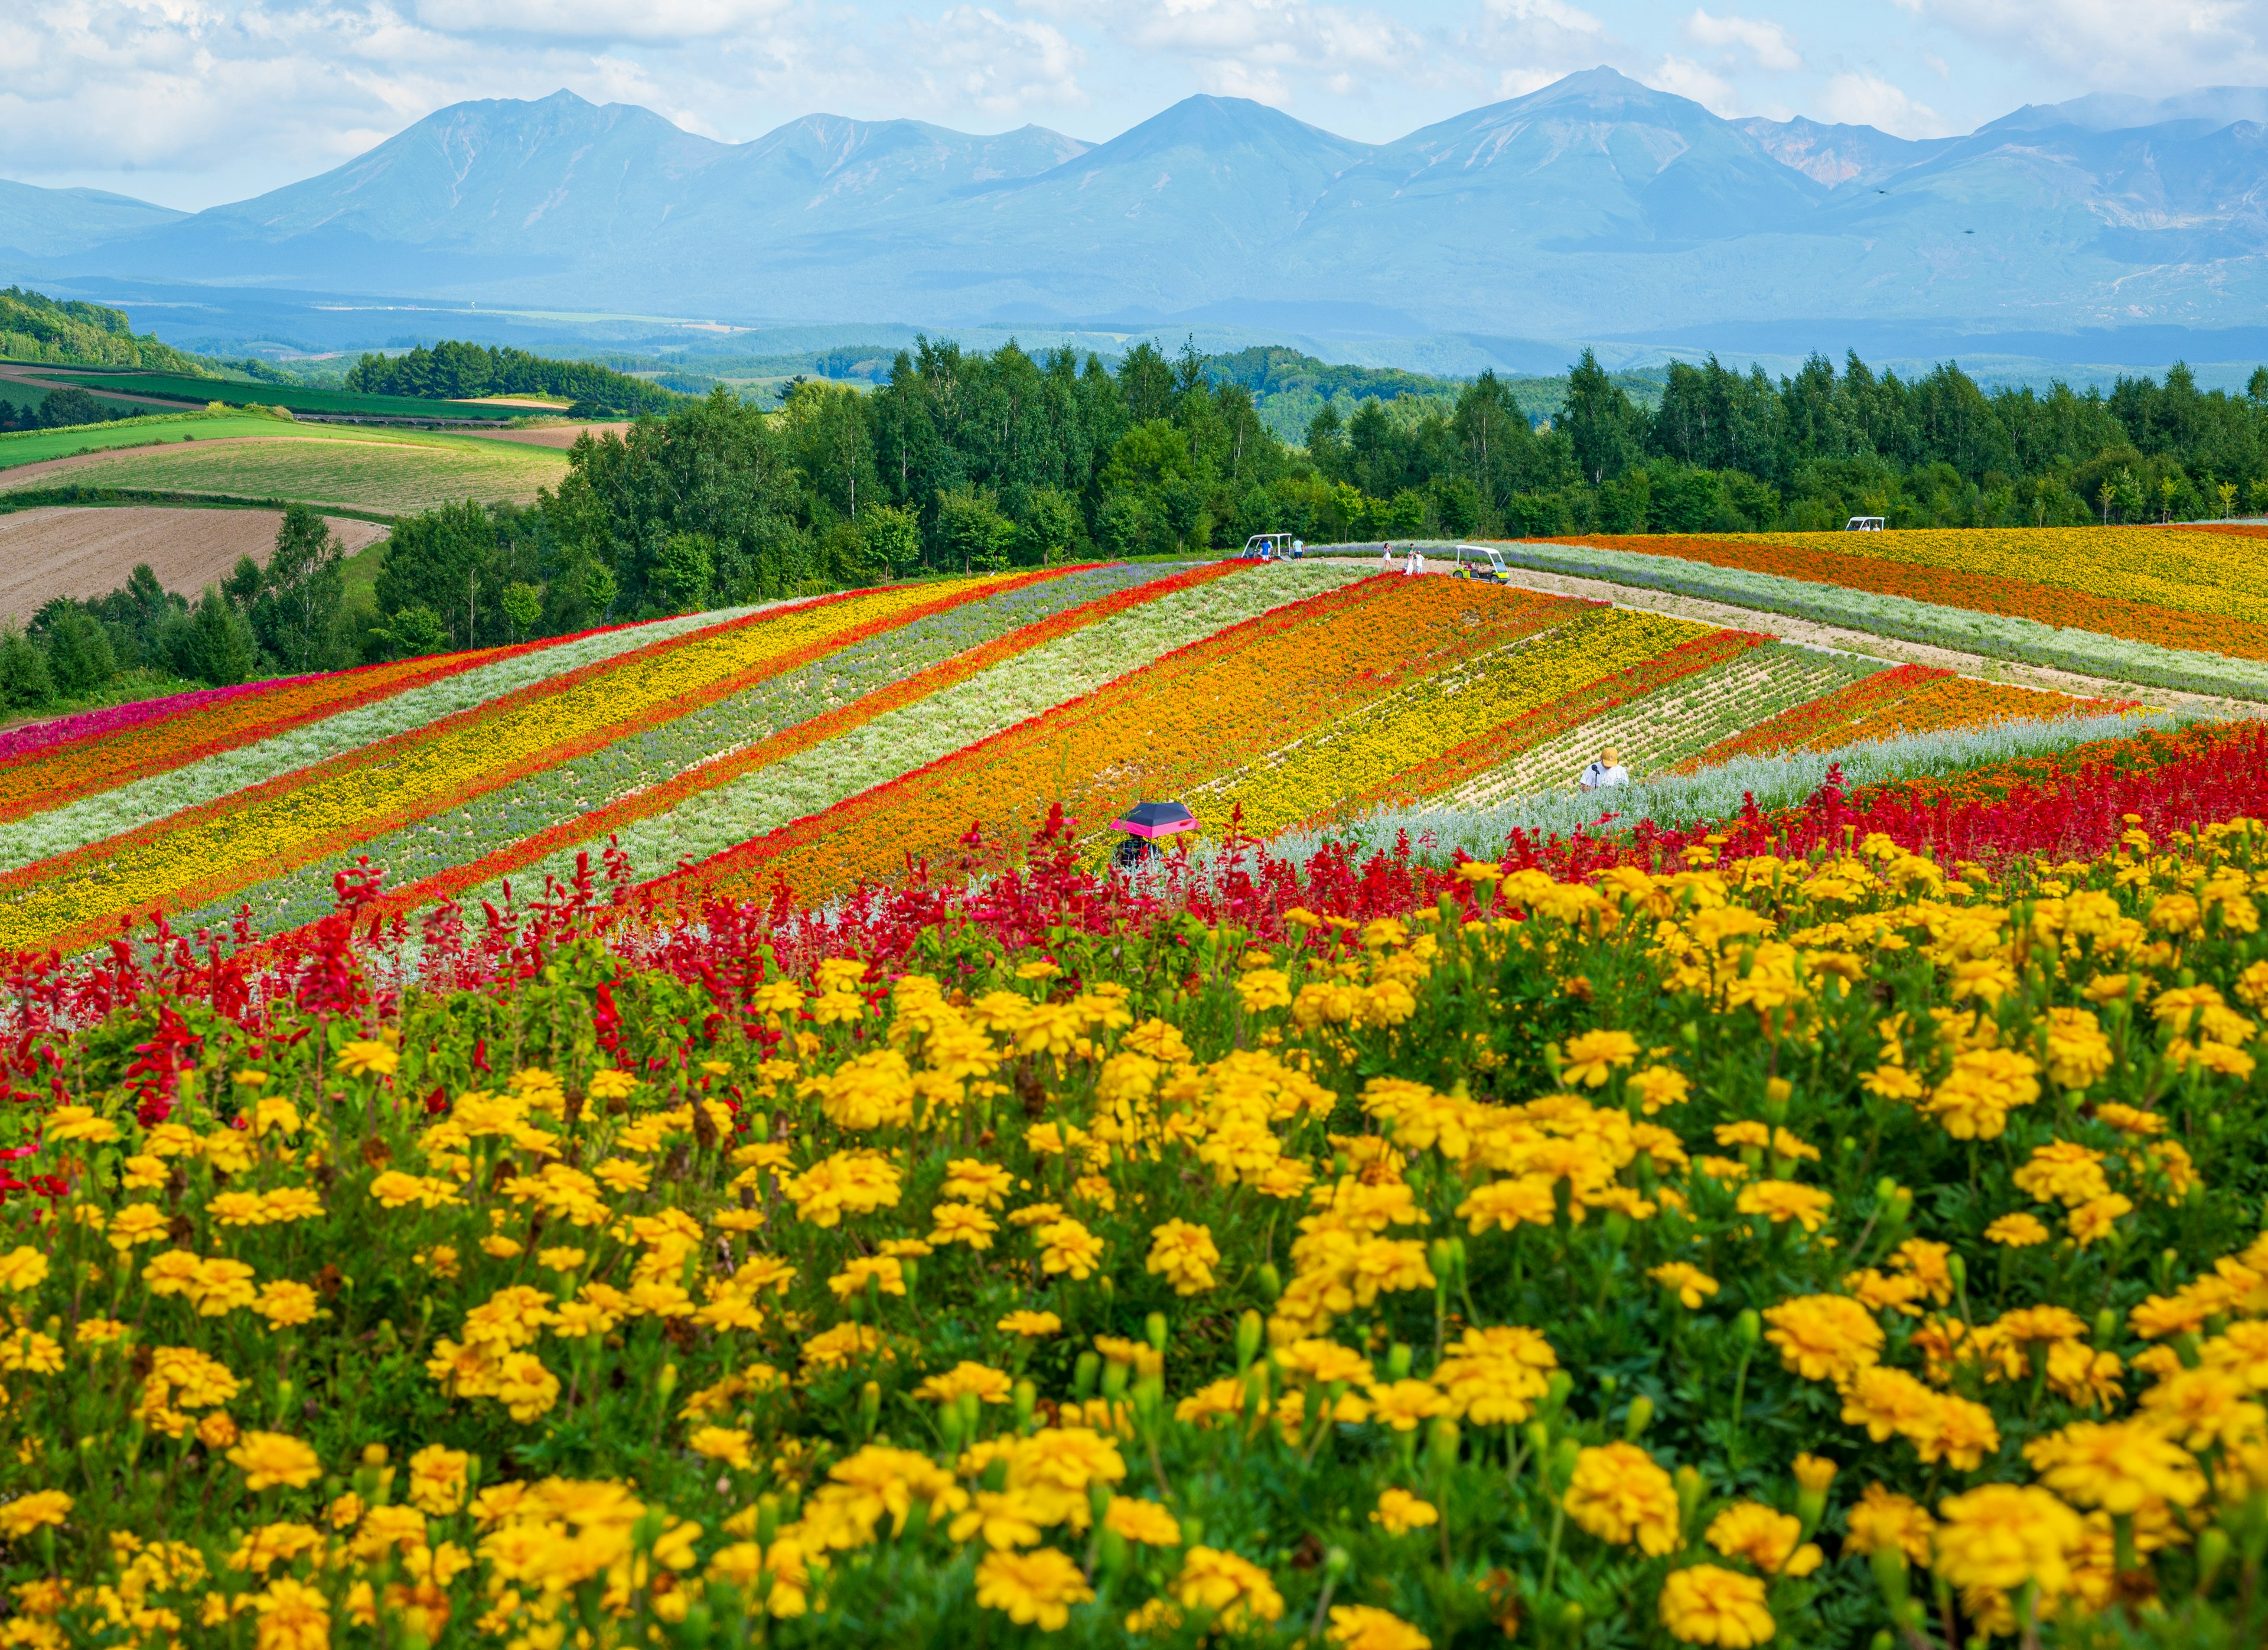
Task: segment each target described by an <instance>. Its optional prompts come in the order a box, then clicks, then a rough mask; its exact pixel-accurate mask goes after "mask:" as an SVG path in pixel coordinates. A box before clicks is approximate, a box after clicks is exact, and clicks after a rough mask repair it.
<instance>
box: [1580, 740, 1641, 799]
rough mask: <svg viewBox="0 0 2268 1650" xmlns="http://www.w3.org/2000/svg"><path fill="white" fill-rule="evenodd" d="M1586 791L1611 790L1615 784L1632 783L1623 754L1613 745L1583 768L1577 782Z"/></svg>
mask: <svg viewBox="0 0 2268 1650" xmlns="http://www.w3.org/2000/svg"><path fill="white" fill-rule="evenodd" d="M1575 783H1576V784H1579V785H1580V786H1582V788H1583V789H1584V790H1586V791H1611V790H1612V789H1614V787H1615V786H1616V785H1620V784H1629V783H1630V770H1629V769H1627V768H1625V767H1624V766H1623V754H1622V752H1620V751H1618V750H1616V748H1614V747H1613V746H1612V745H1609V746H1608V747H1607V748H1605V749H1604V750H1602V751H1601V752H1600V753H1599V759H1598V760H1597V761H1596V762H1593V763H1592V764H1591V765H1590V766H1589V767H1587V768H1586V769H1584V770H1583V777H1581V778H1580V779H1578V780H1577V781H1576V782H1575Z"/></svg>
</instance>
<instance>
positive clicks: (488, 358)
mask: <svg viewBox="0 0 2268 1650" xmlns="http://www.w3.org/2000/svg"><path fill="white" fill-rule="evenodd" d="M346 387H347V388H349V389H350V390H355V391H357V392H359V393H360V394H365V395H414V396H416V397H418V398H420V399H422V400H427V401H460V400H476V399H478V398H479V397H481V396H483V395H561V396H564V397H566V398H567V399H568V400H569V401H573V402H575V403H576V405H577V406H578V409H582V408H587V409H591V410H592V411H593V412H596V411H601V410H612V411H616V412H622V413H627V414H631V415H637V414H641V413H660V412H667V411H668V410H669V409H671V408H673V407H675V406H678V405H680V404H681V403H682V401H683V400H684V397H683V396H681V395H679V394H676V393H675V392H674V391H671V390H667V389H664V388H662V387H660V386H659V385H657V384H652V383H649V382H647V381H646V380H645V379H641V378H633V377H632V376H630V374H629V373H627V372H615V371H614V370H613V369H612V368H610V367H603V366H599V365H594V364H593V363H591V362H589V361H554V360H552V359H550V358H549V357H545V356H540V355H530V354H528V353H527V350H509V349H500V348H497V346H495V345H493V344H490V345H482V344H477V343H454V342H443V343H437V344H434V345H433V346H431V348H430V349H429V348H427V347H425V346H424V345H422V344H421V345H419V346H418V347H417V348H416V349H414V350H410V351H409V353H408V354H406V355H397V356H384V355H375V354H372V355H365V356H364V357H362V358H361V359H360V360H359V361H357V362H356V363H355V364H354V365H353V366H352V367H351V368H350V369H349V370H348V372H347V375H346Z"/></svg>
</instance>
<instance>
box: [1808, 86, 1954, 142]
mask: <svg viewBox="0 0 2268 1650" xmlns="http://www.w3.org/2000/svg"><path fill="white" fill-rule="evenodd" d="M1818 118H1819V119H1821V120H1823V121H1828V122H1849V123H1851V124H1852V125H1857V126H1876V127H1880V128H1881V129H1882V130H1884V131H1886V132H1889V133H1891V134H1893V135H1895V136H1899V137H1942V136H1946V135H1947V133H1948V130H1949V128H1948V126H1947V125H1946V123H1945V120H1944V118H1943V117H1942V116H1941V115H1940V114H1938V112H1937V111H1936V110H1935V109H1933V108H1931V107H1929V106H1928V105H1927V104H1926V103H1917V102H1916V101H1915V100H1914V99H1912V98H1911V97H1909V96H1907V95H1906V93H1905V92H1903V91H1901V90H1899V88H1897V87H1896V86H1894V85H1891V84H1890V83H1889V81H1887V80H1885V79H1883V78H1882V77H1881V76H1880V75H1877V74H1874V73H1872V72H1854V73H1845V74H1839V75H1836V76H1833V77H1830V79H1829V80H1828V82H1827V92H1826V96H1825V98H1824V99H1823V107H1822V108H1821V110H1820V112H1819V115H1818Z"/></svg>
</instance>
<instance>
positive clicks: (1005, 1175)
mask: <svg viewBox="0 0 2268 1650" xmlns="http://www.w3.org/2000/svg"><path fill="white" fill-rule="evenodd" d="M1015 1189H1016V1177H1015V1176H1014V1175H1011V1174H1010V1173H1009V1172H1008V1171H1007V1170H1006V1169H1005V1168H1001V1167H999V1165H998V1164H996V1163H987V1162H985V1161H984V1160H983V1159H982V1158H975V1157H956V1158H954V1159H951V1160H948V1161H947V1162H946V1166H945V1185H944V1186H943V1188H941V1195H942V1196H944V1197H949V1198H954V1199H956V1200H958V1201H960V1202H961V1203H974V1204H983V1206H984V1207H986V1208H988V1209H998V1207H999V1206H1000V1205H1001V1204H1004V1203H1005V1202H1006V1201H1007V1199H1008V1194H1009V1193H1010V1192H1012V1191H1013V1190H1015Z"/></svg>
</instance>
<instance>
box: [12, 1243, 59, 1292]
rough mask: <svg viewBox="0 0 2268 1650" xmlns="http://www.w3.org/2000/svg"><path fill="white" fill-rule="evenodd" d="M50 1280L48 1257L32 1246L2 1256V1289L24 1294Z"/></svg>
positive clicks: (22, 1246)
mask: <svg viewBox="0 0 2268 1650" xmlns="http://www.w3.org/2000/svg"><path fill="white" fill-rule="evenodd" d="M47 1280H48V1257H47V1256H44V1255H42V1254H40V1251H39V1250H37V1249H33V1247H32V1246H31V1245H30V1244H28V1243H26V1244H23V1245H21V1246H19V1247H18V1248H16V1249H11V1250H10V1251H9V1252H8V1253H7V1254H5V1255H0V1289H5V1290H7V1291H9V1292H10V1293H13V1294H19V1295H20V1294H23V1293H26V1292H27V1291H30V1290H33V1289H37V1288H38V1287H39V1286H40V1285H41V1284H43V1283H45V1282H47Z"/></svg>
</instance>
